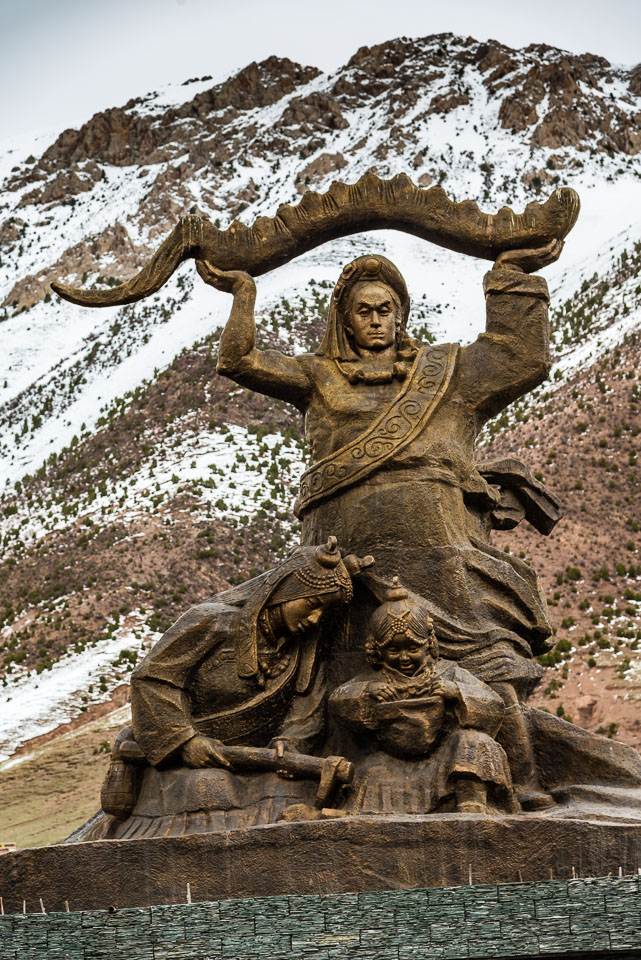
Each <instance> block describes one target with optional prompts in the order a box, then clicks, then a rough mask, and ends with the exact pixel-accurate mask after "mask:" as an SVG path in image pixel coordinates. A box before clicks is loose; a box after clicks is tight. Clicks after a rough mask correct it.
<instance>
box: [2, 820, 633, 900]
mask: <svg viewBox="0 0 641 960" xmlns="http://www.w3.org/2000/svg"><path fill="white" fill-rule="evenodd" d="M556 809H557V811H559V808H556ZM568 813H569V811H568ZM619 816H620V814H619ZM639 866H641V819H640V820H638V821H636V822H635V820H631V819H619V820H615V819H614V818H613V817H608V816H607V813H606V812H605V810H603V808H602V809H601V810H600V811H599V812H597V811H596V809H595V813H594V815H592V816H590V815H585V814H584V815H583V816H581V817H579V816H576V817H574V816H572V815H571V814H570V815H568V814H567V813H566V816H565V817H563V818H562V817H560V816H559V815H558V812H557V815H555V816H550V814H549V813H547V814H527V815H520V816H505V817H493V816H477V815H467V814H445V815H439V816H427V817H386V818H384V819H383V818H374V817H373V818H358V817H354V818H344V819H333V820H317V821H307V822H294V823H277V824H272V825H268V826H261V827H253V828H250V829H246V830H232V831H229V832H228V833H226V834H216V833H214V834H207V835H198V834H196V835H192V836H188V837H166V838H162V837H160V838H154V839H143V840H103V841H96V842H91V843H80V844H57V845H54V846H50V847H41V848H33V849H28V850H21V851H18V852H17V853H14V854H8V855H6V856H4V857H2V858H0V895H1V896H2V897H3V901H4V909H5V912H6V913H17V912H21V911H22V907H23V900H24V901H26V904H27V911H28V912H32V911H34V910H36V909H38V907H37V904H38V903H39V899H40V898H42V900H43V902H44V903H45V905H46V909H47V910H49V911H54V910H63V909H64V902H65V900H66V901H68V903H69V906H70V908H71V910H88V909H100V908H107V907H109V906H115V907H117V908H121V907H146V906H150V905H152V904H163V903H184V902H185V900H186V890H187V883H189V884H190V889H191V897H192V899H193V900H194V901H196V900H199V901H205V900H219V899H234V898H245V897H264V896H273V895H278V894H334V893H346V892H360V891H376V890H399V889H409V888H417V887H432V886H443V885H451V886H456V885H460V884H465V883H469V882H470V879H471V880H472V881H473V883H475V884H484V883H506V882H514V881H519V880H524V881H534V880H549V879H551V878H555V879H557V878H558V879H565V878H570V877H572V876H573V875H574V874H575V875H576V876H579V877H586V876H604V875H608V874H613V875H618V874H619V872H620V871H621V872H622V873H623V874H636V873H637V869H638V867H639Z"/></svg>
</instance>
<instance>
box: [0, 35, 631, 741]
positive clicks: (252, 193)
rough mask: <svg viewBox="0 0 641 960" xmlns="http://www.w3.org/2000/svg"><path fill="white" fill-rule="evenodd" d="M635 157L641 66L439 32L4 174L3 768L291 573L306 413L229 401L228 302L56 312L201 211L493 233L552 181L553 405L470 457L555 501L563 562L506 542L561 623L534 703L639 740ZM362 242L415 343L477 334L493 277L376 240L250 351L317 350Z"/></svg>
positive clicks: (186, 285)
mask: <svg viewBox="0 0 641 960" xmlns="http://www.w3.org/2000/svg"><path fill="white" fill-rule="evenodd" d="M640 153H641V74H640V73H639V68H638V67H635V68H632V69H627V68H623V67H616V66H612V65H610V64H609V63H608V62H607V61H606V60H604V59H603V58H601V57H598V56H592V55H588V54H586V55H582V56H576V55H573V54H569V53H568V52H567V51H561V50H556V49H554V48H552V47H545V46H542V45H535V46H531V47H527V48H525V49H523V50H510V49H509V48H507V47H505V46H504V45H501V44H499V43H496V42H494V41H489V42H487V43H479V42H477V41H475V40H473V39H472V38H467V39H463V38H459V37H454V36H452V35H440V36H436V37H427V38H424V39H421V40H408V39H405V38H401V39H399V40H393V41H390V42H389V43H386V44H381V45H378V46H376V47H371V48H362V49H361V50H359V51H357V53H356V54H355V55H354V56H353V57H352V58H351V60H350V61H349V62H348V63H347V64H346V65H345V67H343V68H341V69H340V70H338V71H336V73H334V74H332V75H326V74H322V73H320V72H319V71H318V70H316V69H315V68H313V67H303V66H300V65H298V64H294V63H292V62H291V61H288V60H281V59H278V58H275V57H271V58H269V59H268V60H267V61H264V62H263V63H261V64H251V65H249V66H248V67H246V68H244V69H243V70H241V71H240V72H239V73H238V74H236V75H235V76H233V77H231V78H230V79H229V80H227V81H225V82H224V83H222V84H218V85H215V86H213V85H212V83H211V79H210V78H206V77H205V78H199V79H194V80H189V81H186V83H185V84H184V85H183V86H181V87H178V88H176V87H172V88H168V89H167V90H164V91H160V92H158V93H154V94H150V95H149V96H148V97H144V98H139V99H137V100H135V101H133V100H132V101H130V102H129V103H128V104H126V105H125V106H124V107H122V108H113V109H112V110H108V111H104V112H103V113H100V114H96V115H95V116H94V117H93V118H91V119H90V120H89V121H88V122H87V123H86V124H85V125H83V127H82V128H81V129H80V130H78V131H65V132H64V133H62V134H61V135H60V136H59V137H57V138H56V139H55V140H54V142H53V143H51V142H39V143H38V144H36V145H35V146H34V147H33V150H32V153H31V154H30V155H27V156H25V157H23V158H20V157H17V156H16V155H15V151H14V152H11V151H10V150H5V151H4V152H3V151H2V150H1V149H0V171H6V176H5V178H4V182H3V193H2V197H1V198H0V302H1V303H2V308H1V309H0V329H1V330H2V331H3V339H4V343H5V344H6V354H5V356H6V360H5V369H4V370H3V371H2V373H3V376H2V377H1V378H0V452H1V453H2V463H3V465H2V471H3V474H4V476H3V481H4V483H5V486H4V492H3V494H2V498H1V500H0V520H1V526H0V531H1V535H2V541H1V542H2V558H1V561H0V675H1V676H2V678H3V679H2V683H3V688H2V690H1V691H0V755H4V756H5V757H8V756H10V755H11V753H12V752H13V751H14V750H15V749H16V748H17V747H18V746H19V745H20V744H21V743H23V742H24V741H25V740H28V739H29V738H30V737H37V736H42V735H44V734H47V731H51V730H52V729H53V728H55V727H56V725H57V724H60V723H64V722H66V721H68V720H69V719H73V718H75V720H74V722H77V721H78V720H79V719H82V716H83V714H87V715H89V716H92V713H91V710H92V708H93V705H96V704H100V703H106V702H107V701H108V700H109V698H110V697H111V695H112V692H113V691H114V690H116V689H118V688H119V687H120V686H121V685H122V684H123V683H124V682H126V679H127V676H128V671H129V670H130V669H131V665H132V663H133V662H134V661H135V659H136V657H138V656H140V655H141V654H142V653H143V652H144V650H145V649H146V647H147V646H148V644H149V643H151V642H152V641H153V640H154V639H155V638H157V637H158V636H159V635H160V632H161V631H162V629H164V627H166V626H167V625H168V624H169V623H170V622H171V621H172V619H173V618H175V617H176V616H177V615H178V614H179V613H180V612H181V611H182V610H183V609H184V608H185V607H186V606H187V605H188V604H189V603H191V602H194V601H196V600H202V599H203V598H204V597H206V596H207V595H210V594H211V593H213V592H215V591H216V590H218V589H222V588H223V587H224V586H226V585H227V584H228V583H230V582H235V581H237V580H239V579H244V578H246V577H248V576H251V575H252V574H253V573H255V572H257V571H258V570H260V569H263V568H264V567H265V566H266V565H268V564H271V563H273V562H274V561H275V560H277V559H278V557H279V556H282V555H283V552H284V551H285V550H286V549H287V547H288V545H289V544H290V543H291V542H293V540H295V538H296V535H297V529H298V528H297V523H296V521H295V520H294V518H293V516H292V514H291V501H292V500H293V494H294V491H295V487H296V484H297V477H298V475H299V474H300V471H301V469H302V468H303V465H304V462H305V448H304V443H303V441H302V439H301V434H302V424H301V423H300V420H299V418H298V415H297V414H296V413H295V412H294V411H292V408H290V407H288V406H287V405H284V404H279V403H276V402H274V401H270V400H267V399H265V398H260V397H256V396H254V395H250V394H249V393H248V392H246V391H243V390H241V389H240V388H236V387H234V385H233V384H229V383H228V382H227V381H225V380H223V379H222V378H218V377H216V375H215V372H214V371H215V362H216V349H217V340H218V337H219V335H220V329H221V325H222V323H223V322H224V320H225V318H226V314H227V311H228V309H229V300H228V298H225V297H224V296H223V295H217V294H215V293H214V292H213V291H211V290H210V289H209V288H206V287H204V285H203V284H202V283H201V282H200V280H199V279H198V277H197V276H196V275H195V272H194V270H193V267H192V266H191V265H188V264H186V265H183V267H182V268H181V269H180V271H179V272H178V273H177V274H176V275H175V276H174V277H173V278H172V280H171V281H170V282H169V283H168V284H167V285H166V286H165V287H164V288H163V289H162V290H161V291H160V292H159V293H158V294H155V295H154V296H153V297H152V298H149V300H147V301H144V302H142V303H139V304H134V305H132V306H130V307H124V308H121V309H118V310H116V309H109V310H106V311H90V310H86V309H81V308H78V307H74V306H72V305H70V304H66V303H63V302H61V301H57V299H56V298H55V297H53V296H52V295H51V294H50V293H49V290H48V284H49V282H50V281H51V280H52V279H54V278H55V279H57V280H60V281H62V282H68V283H72V284H76V285H79V284H82V285H85V286H91V285H94V284H95V285H97V286H99V285H101V284H114V283H118V282H120V281H121V280H123V279H124V278H125V277H128V276H130V275H131V274H132V273H134V272H135V271H136V270H138V269H139V268H140V267H141V266H142V264H143V263H144V260H145V258H146V257H147V256H148V255H149V252H150V251H151V250H152V249H155V248H156V247H157V246H158V245H159V244H160V242H161V241H162V239H164V237H165V236H166V235H167V233H168V232H169V231H170V229H171V228H172V227H173V226H174V224H175V222H176V219H177V218H178V217H179V216H181V215H184V214H185V213H188V212H189V211H192V212H198V213H200V214H202V215H206V216H209V217H211V218H212V219H213V220H214V221H217V222H218V223H219V224H220V225H221V226H225V225H227V224H228V223H229V222H230V221H231V220H232V219H233V218H234V217H238V218H240V219H241V220H242V221H243V222H245V223H248V224H251V223H252V222H253V221H254V219H255V218H256V217H257V216H260V215H273V213H274V212H275V210H276V209H277V207H278V205H279V204H280V203H282V202H295V201H296V199H297V198H298V197H299V196H300V195H301V194H302V193H304V192H305V191H306V190H308V189H318V190H325V189H326V188H327V186H328V185H329V183H331V181H332V180H333V179H335V178H340V179H342V180H344V181H345V182H348V183H349V182H354V181H355V180H356V179H358V177H359V176H361V175H362V174H363V173H364V172H365V171H367V170H370V169H373V170H375V171H376V172H377V173H378V174H379V175H380V176H385V177H387V176H392V175H394V174H396V173H398V172H408V173H409V174H410V175H411V176H412V178H413V179H414V180H415V182H417V183H418V184H419V185H421V186H424V187H427V186H429V185H430V184H432V183H440V184H442V185H443V187H444V188H445V189H446V191H447V192H448V194H449V195H450V196H452V197H453V198H456V199H463V198H464V197H470V198H472V199H476V200H478V201H479V202H480V203H481V204H482V205H483V206H484V208H486V209H487V210H488V212H491V211H492V210H495V209H497V207H498V206H500V205H501V204H502V203H508V204H510V205H512V206H513V207H514V209H519V210H520V209H522V207H523V206H524V205H525V203H526V202H528V201H529V200H531V199H534V198H537V197H541V198H543V197H544V196H545V195H546V193H547V192H548V191H549V190H551V189H552V188H553V187H554V186H556V185H557V184H567V185H570V186H573V187H575V189H577V190H578V191H579V193H580V194H581V197H582V201H583V213H582V215H581V217H580V219H579V223H578V225H577V227H576V228H575V231H573V233H572V234H571V235H570V238H569V240H568V242H567V247H566V251H565V252H564V255H563V257H562V258H561V261H560V262H559V264H558V265H557V266H555V267H554V268H551V269H550V270H548V271H546V276H547V278H548V280H549V283H550V287H551V291H552V297H553V308H554V309H553V350H554V357H555V366H554V369H553V373H552V377H551V380H550V381H549V382H548V383H547V384H545V385H544V386H543V387H541V388H539V390H537V391H536V392H535V393H534V394H533V395H531V396H530V397H528V398H525V399H524V400H522V401H520V402H517V404H515V405H513V407H512V409H511V410H510V411H508V412H506V413H505V414H504V415H502V416H501V417H500V418H498V419H497V420H496V421H494V422H493V423H492V424H490V426H489V427H488V430H487V432H486V438H485V443H486V446H485V448H484V449H483V450H481V451H480V455H481V456H482V457H483V458H486V457H488V456H492V455H502V454H504V453H507V452H511V453H516V454H518V455H521V456H522V457H523V459H524V460H526V462H527V463H528V464H529V465H530V466H531V467H532V468H533V469H536V470H537V471H539V472H540V473H541V475H542V476H544V477H545V479H546V481H548V482H550V483H551V484H552V489H553V491H554V492H556V493H557V494H558V495H559V496H560V497H561V499H562V501H563V506H564V510H565V518H564V520H562V521H561V523H560V524H559V526H558V527H557V529H556V530H555V532H554V533H553V535H552V537H550V538H549V539H547V540H546V539H543V538H540V537H538V535H535V534H534V533H533V532H532V531H528V530H526V529H523V530H522V529H521V528H518V530H517V531H515V532H513V533H511V534H500V535H498V536H497V542H499V543H501V545H503V546H504V547H506V548H508V549H510V550H517V551H519V552H523V553H524V554H525V556H526V557H527V558H528V559H530V560H531V561H532V562H533V563H534V564H535V566H536V568H537V570H539V572H540V574H541V577H542V580H543V582H544V585H545V588H546V593H547V595H548V597H549V599H550V602H551V604H552V605H551V608H550V610H551V616H552V619H553V622H554V625H555V627H556V628H557V631H558V637H559V640H560V645H559V648H558V650H557V654H556V656H551V657H549V658H548V661H547V663H548V676H546V678H545V680H544V682H543V684H542V685H541V687H540V688H539V691H538V693H537V695H536V696H537V703H538V704H539V705H544V706H545V707H546V708H547V709H553V710H557V708H558V707H562V709H563V711H564V713H565V714H566V715H570V716H572V718H573V720H574V721H575V722H579V723H583V724H584V725H586V726H588V727H590V728H591V729H597V728H603V729H604V730H605V731H606V732H610V733H612V734H613V735H615V734H616V735H617V736H619V737H622V738H624V739H627V740H628V741H629V742H633V743H635V744H636V743H637V742H638V734H639V730H638V729H637V728H638V723H637V717H636V710H637V707H636V700H637V695H638V694H637V691H641V655H639V657H638V658H637V654H636V650H637V645H635V644H637V640H638V639H641V617H640V616H639V613H638V611H639V610H641V608H640V607H639V603H640V602H641V582H639V581H640V580H641V557H640V556H639V551H640V549H641V544H638V543H637V540H638V538H635V532H636V530H638V528H639V525H641V500H640V498H639V493H638V482H637V474H636V468H635V462H636V455H637V436H638V433H639V426H641V425H638V417H637V403H638V399H637V398H638V389H639V387H638V375H637V372H636V371H637V370H638V367H639V359H640V358H639V341H638V338H637V331H638V328H639V322H640V321H641V286H640V281H639V277H638V275H639V266H640V257H639V251H640V249H641V246H640V241H641V225H640V224H639V222H638V218H637V219H635V217H636V214H635V209H638V201H639V200H641V158H640ZM364 245H366V246H365V249H372V250H379V251H380V252H384V253H387V254H388V255H389V256H390V257H391V258H392V259H393V260H395V261H396V262H398V264H399V266H400V268H401V270H402V271H403V272H404V273H405V275H406V277H407V279H408V283H409V286H410V292H411V295H412V300H413V306H412V315H411V329H412V333H413V334H414V335H418V336H419V337H422V338H423V339H425V338H433V337H437V338H443V339H457V338H458V339H462V340H464V341H465V340H468V341H469V340H470V339H473V337H474V336H475V335H476V334H477V333H478V332H479V330H480V329H481V326H482V319H483V301H482V293H481V289H480V279H481V277H482V274H483V271H484V269H486V267H487V265H484V264H482V263H480V262H478V261H473V260H471V259H470V258H464V257H461V256H457V255H455V254H452V253H451V252H449V251H445V250H441V249H439V248H435V247H430V246H428V245H427V244H424V243H421V242H420V241H418V240H415V239H414V238H410V237H407V236H404V235H399V234H392V233H388V232H380V233H376V234H371V235H368V236H367V237H352V238H348V239H344V240H340V241H335V242H334V243H332V244H328V245H327V246H326V247H324V248H322V249H321V250H319V251H312V252H311V253H310V254H307V255H305V256H304V257H302V258H300V260H299V261H296V262H294V263H292V264H289V265H288V266H287V267H284V268H281V269H280V270H279V271H276V272H275V273H274V274H270V275H268V276H267V277H264V278H261V280H260V281H259V307H258V313H259V332H260V340H261V343H262V344H263V345H269V346H275V347H279V348H280V349H283V350H285V351H296V352H298V351H301V350H304V349H311V348H313V346H314V344H316V343H317V342H318V341H319V339H320V337H321V335H322V329H323V326H324V315H325V312H326V309H327V303H328V297H329V293H330V292H331V287H332V284H333V282H334V281H335V279H336V277H337V276H338V273H339V272H340V268H341V265H342V264H343V263H344V262H346V261H347V260H348V259H350V258H351V257H353V256H354V255H356V254H357V253H361V252H362V251H363V248H364ZM601 418H603V419H601ZM581 424H583V426H581ZM603 441H605V443H604V444H603ZM615 464H616V467H615ZM604 478H605V482H604ZM579 481H580V486H579V485H578V484H579ZM604 518H605V522H604ZM635 525H636V526H635ZM629 544H632V546H629ZM606 568H607V571H606ZM577 571H578V575H577ZM597 575H598V578H597V579H595V577H597ZM557 594H558V597H557V596H556V595H557ZM599 597H601V598H603V599H602V600H599ZM637 597H638V598H639V599H637ZM608 598H611V599H608ZM594 618H596V620H595V619H594ZM620 631H621V633H620ZM581 641H584V642H581ZM606 644H609V645H606ZM590 660H593V661H594V664H593V665H590ZM586 691H587V692H586ZM639 695H641V694H639ZM586 698H587V700H586ZM593 700H594V701H595V702H594V703H592V701H593ZM588 701H590V703H588ZM54 705H55V708H54Z"/></svg>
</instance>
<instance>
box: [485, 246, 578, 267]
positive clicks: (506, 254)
mask: <svg viewBox="0 0 641 960" xmlns="http://www.w3.org/2000/svg"><path fill="white" fill-rule="evenodd" d="M562 250H563V241H562V240H550V242H549V243H546V245H545V246H544V247H536V248H533V249H530V250H504V251H503V253H500V254H499V255H498V257H497V258H496V262H495V264H494V269H495V270H522V271H523V272H524V273H536V271H537V270H542V269H543V267H548V266H549V265H550V264H551V263H554V261H555V260H558V259H559V257H560V256H561V251H562Z"/></svg>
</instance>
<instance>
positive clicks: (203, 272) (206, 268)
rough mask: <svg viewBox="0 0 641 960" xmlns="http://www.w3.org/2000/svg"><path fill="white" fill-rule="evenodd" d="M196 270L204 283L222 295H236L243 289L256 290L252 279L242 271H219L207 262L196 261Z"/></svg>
mask: <svg viewBox="0 0 641 960" xmlns="http://www.w3.org/2000/svg"><path fill="white" fill-rule="evenodd" d="M196 270H198V273H199V274H200V276H201V277H202V279H203V280H204V281H205V283H208V284H209V286H210V287H215V288H216V290H222V292H223V293H238V292H239V291H240V290H241V289H242V288H243V287H248V288H249V289H252V290H255V289H256V284H255V283H254V279H253V277H250V275H249V274H248V273H245V271H244V270H219V269H218V267H215V266H214V265H213V264H212V263H209V261H208V260H196Z"/></svg>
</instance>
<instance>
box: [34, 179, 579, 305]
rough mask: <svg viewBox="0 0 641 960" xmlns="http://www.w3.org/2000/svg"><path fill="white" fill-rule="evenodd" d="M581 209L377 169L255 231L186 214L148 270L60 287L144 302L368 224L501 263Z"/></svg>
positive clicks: (262, 268)
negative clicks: (188, 266)
mask: <svg viewBox="0 0 641 960" xmlns="http://www.w3.org/2000/svg"><path fill="white" fill-rule="evenodd" d="M578 214H579V197H578V195H577V194H576V192H575V191H574V190H571V189H570V188H569V187H562V188H560V189H558V190H555V191H554V193H553V194H552V195H551V196H550V197H549V199H548V200H547V201H546V202H545V203H543V204H539V203H529V204H528V205H527V207H526V208H525V210H524V211H523V213H514V212H513V211H512V210H510V209H509V207H502V208H501V209H500V210H499V211H498V213H495V214H487V213H483V212H482V211H481V210H480V209H479V207H478V205H477V204H476V203H475V202H474V201H472V200H463V201H461V202H460V203H456V202H454V201H452V200H450V199H449V198H448V196H447V194H446V193H445V191H444V190H443V188H442V187H439V186H436V187H430V188H429V189H428V190H422V189H420V188H419V187H417V186H415V184H413V183H412V181H411V180H410V179H409V177H407V176H406V175H405V174H399V175H398V176H396V177H394V178H393V179H392V180H381V179H380V177H377V176H376V175H375V174H372V173H367V174H365V176H363V177H361V179H360V180H359V181H358V182H357V183H355V184H352V185H348V184H345V183H340V182H338V181H336V182H334V183H333V184H332V185H331V187H330V188H329V190H328V191H327V193H324V194H319V193H312V192H309V193H306V194H305V195H304V196H303V198H302V200H301V201H300V203H298V204H297V205H296V206H290V205H289V204H285V205H283V206H281V207H279V209H278V212H277V213H276V216H275V217H273V218H272V217H259V218H258V219H257V220H256V221H255V223H254V225H253V226H252V227H247V226H245V224H243V223H240V222H239V221H238V220H235V221H234V222H233V223H232V224H231V226H230V227H229V228H228V229H227V230H219V229H218V228H217V227H215V226H214V225H213V223H211V221H209V220H207V219H205V218H204V217H196V216H188V217H183V218H182V219H181V220H180V221H179V222H178V224H177V226H176V227H175V228H174V230H173V231H172V232H171V234H170V235H169V237H168V238H167V239H166V240H165V242H164V243H163V244H162V246H161V247H160V248H159V249H158V251H157V252H156V253H155V254H154V255H153V257H152V258H151V260H150V261H149V262H148V263H147V265H146V266H145V267H143V269H142V270H141V271H140V272H139V273H137V274H136V276H135V277H132V278H131V279H130V280H127V281H126V282H125V283H123V284H121V285H120V286H118V287H111V288H110V289H109V290H82V289H79V288H76V287H68V286H65V285H64V284H61V283H52V284H51V286H52V288H53V290H55V292H56V293H57V294H59V295H60V296H61V297H64V298H65V300H70V301H71V302H72V303H77V304H80V305H81V306H85V307H114V306H121V305H123V304H126V303H134V302H135V301H136V300H142V299H143V298H144V297H148V296H149V295H150V294H152V293H155V292H156V291H157V290H159V289H160V287H162V286H163V284H165V283H166V282H167V280H168V279H169V278H170V277H171V275H172V273H173V272H174V271H175V270H176V268H177V267H178V265H179V264H180V263H181V262H182V261H183V260H187V259H190V258H193V259H202V260H208V261H209V262H210V263H212V264H214V265H215V266H216V267H218V268H219V269H220V270H246V271H247V272H248V273H250V274H251V275H252V276H254V277H257V276H260V275H261V274H263V273H267V272H268V271H270V270H273V269H274V268H275V267H279V266H282V265H283V264H285V263H288V262H289V261H290V260H293V259H294V258H295V257H298V256H300V255H301V254H303V253H306V252H307V251H308V250H312V249H313V248H314V247H318V246H320V245H321V244H323V243H325V242H327V241H328V240H334V239H336V238H337V237H344V236H348V235H349V234H353V233H360V232H362V231H365V230H389V229H394V230H402V231H404V232H405V233H411V234H414V236H417V237H421V238H422V239H423V240H430V241H431V242H432V243H436V244H438V245H439V246H442V247H448V248H449V249H450V250H455V251H457V252H459V253H466V254H469V255H470V256H473V257H481V258H484V259H487V260H495V259H496V257H497V256H498V255H499V253H501V252H503V251H505V250H516V249H522V248H527V247H542V246H544V245H545V244H547V243H549V242H550V241H551V240H562V239H563V238H564V237H565V236H566V235H567V234H568V233H569V231H570V230H571V229H572V227H573V226H574V224H575V222H576V218H577V216H578Z"/></svg>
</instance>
